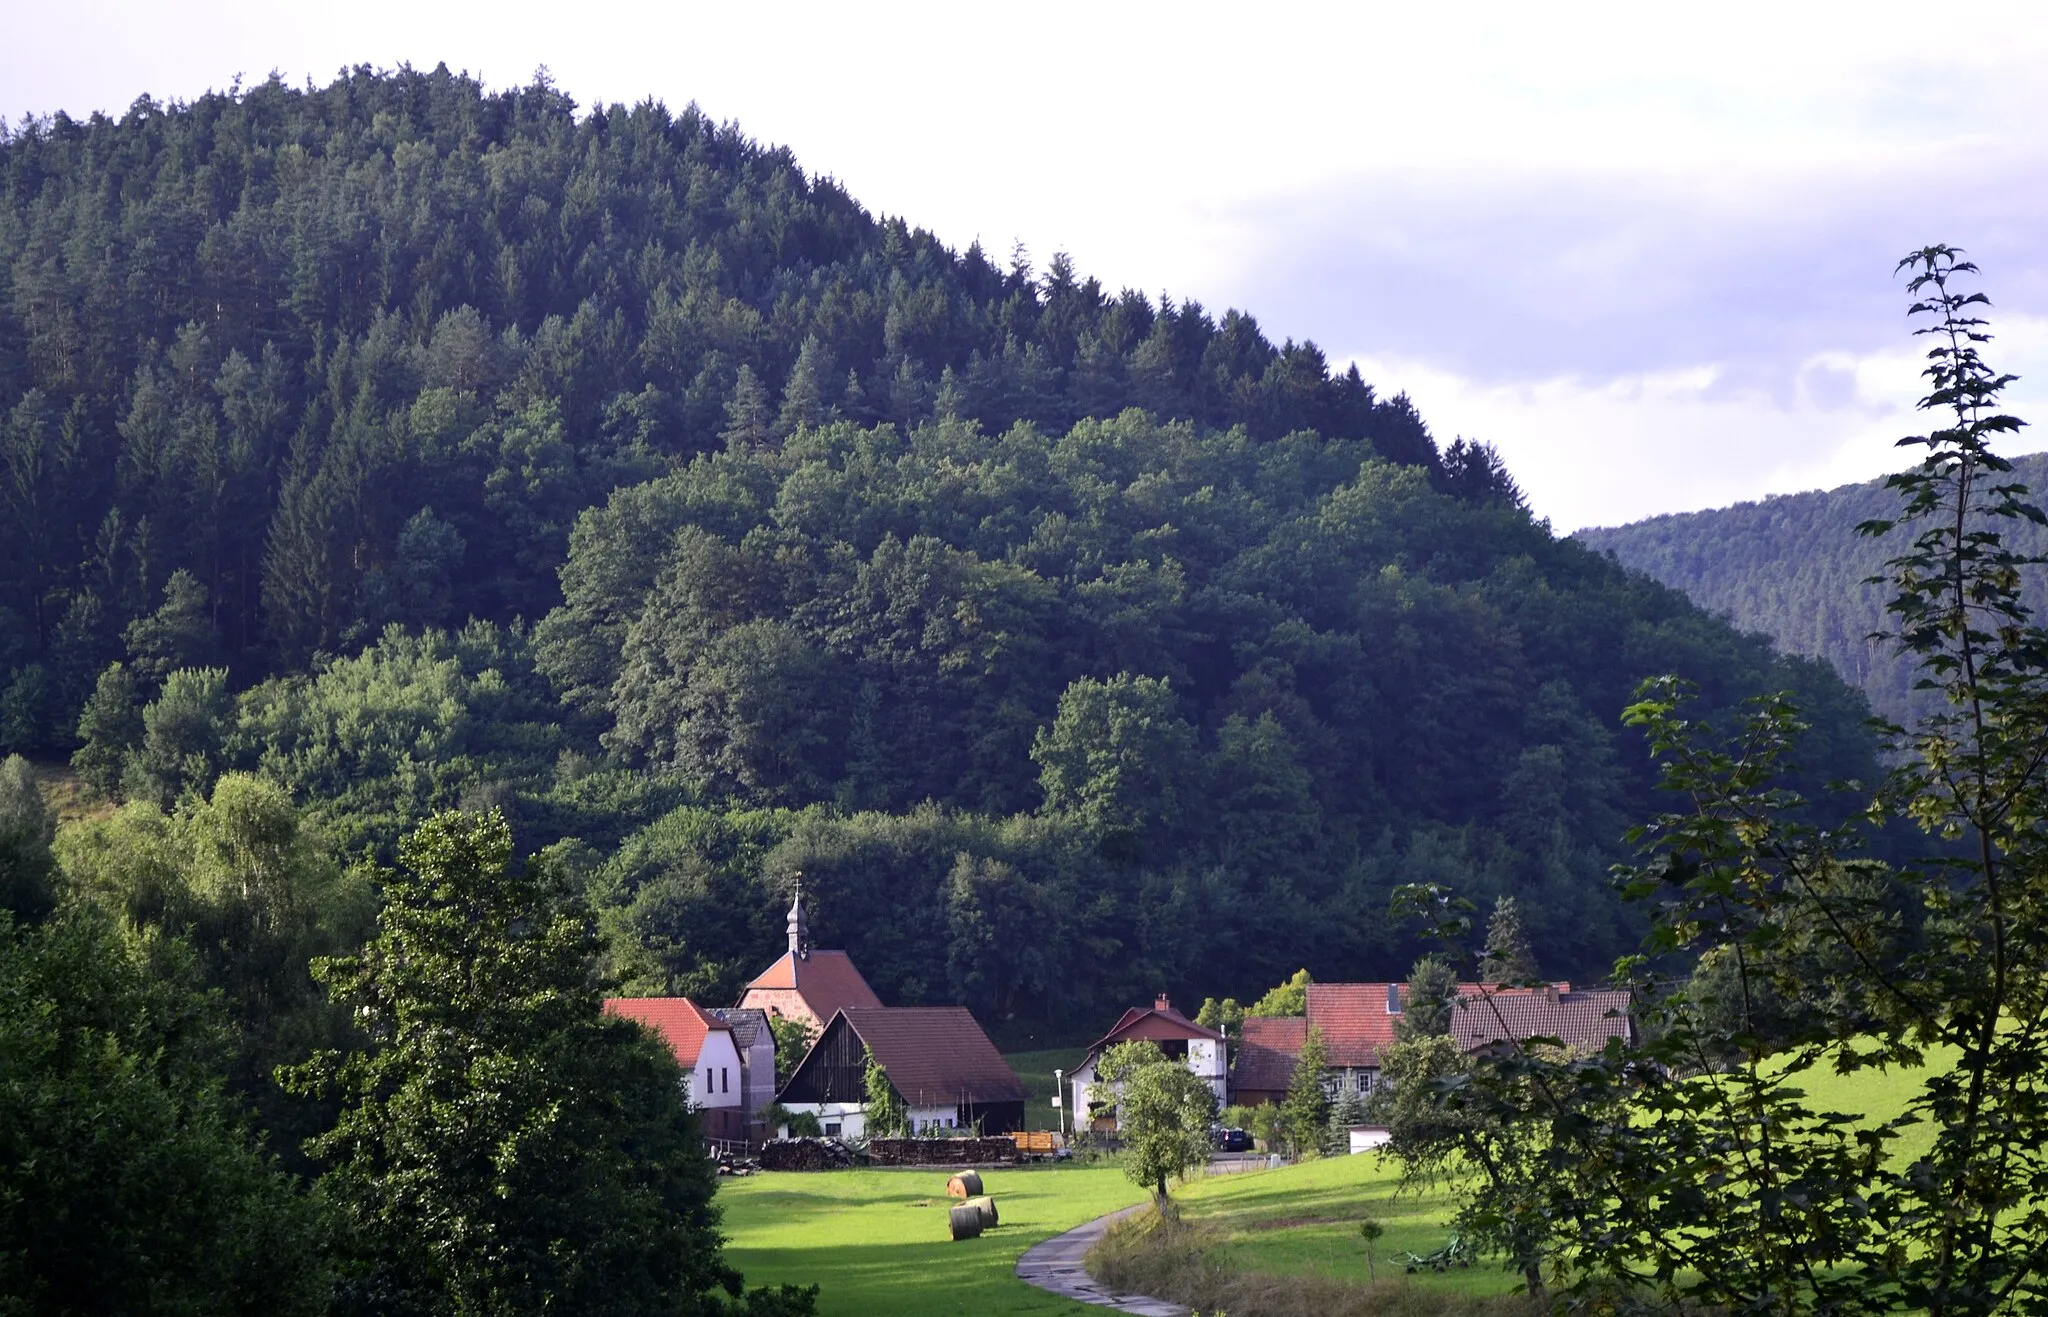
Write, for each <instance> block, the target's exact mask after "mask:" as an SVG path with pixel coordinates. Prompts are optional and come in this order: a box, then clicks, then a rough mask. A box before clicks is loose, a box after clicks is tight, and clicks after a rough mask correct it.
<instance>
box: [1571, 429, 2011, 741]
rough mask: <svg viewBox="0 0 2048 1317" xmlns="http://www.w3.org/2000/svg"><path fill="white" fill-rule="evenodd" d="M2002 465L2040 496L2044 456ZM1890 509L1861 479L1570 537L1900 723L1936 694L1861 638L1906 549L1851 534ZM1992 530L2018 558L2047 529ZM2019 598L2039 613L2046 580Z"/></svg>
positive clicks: (1884, 647) (1872, 627)
mask: <svg viewBox="0 0 2048 1317" xmlns="http://www.w3.org/2000/svg"><path fill="white" fill-rule="evenodd" d="M1901 460H1902V461H1903V460H1904V455H1903V454H1902V455H1901ZM2013 467H2014V470H2013V475H2012V478H2013V479H2015V480H2019V481H2021V482H2023V483H2025V484H2026V485H2028V486H2030V487H2032V488H2033V489H2036V490H2039V489H2042V488H2048V456H2043V455H2041V454H2033V455H2030V456H2027V457H2021V458H2016V459H2015V460H2014V463H2013ZM1898 503H1899V496H1898V495H1897V494H1896V493H1895V492H1893V491H1892V490H1889V489H1886V488H1885V486H1884V482H1883V481H1882V480H1872V481H1867V482H1865V483H1863V484H1860V485H1843V486H1841V487H1840V488H1838V489H1830V490H1825V491H1821V490H1816V491H1813V492H1810V493H1805V494H1784V495H1780V496H1778V497H1775V498H1767V499H1764V500H1763V501H1761V502H1758V503H1738V504H1736V505H1735V506H1733V507H1728V508H1717V509H1714V510H1712V511H1707V512H1687V513H1680V514H1676V515H1673V516H1668V517H1651V518H1649V519H1647V520H1644V521H1638V522H1633V523H1631V524H1629V525H1627V526H1610V527H1598V528H1594V529H1591V530H1582V531H1579V532H1577V533H1576V534H1575V535H1573V537H1572V538H1573V539H1575V540H1578V541H1579V542H1580V543H1582V544H1584V545H1586V546H1588V547H1589V548H1592V549H1595V550H1598V551H1599V552H1601V553H1607V554H1612V555H1613V556H1614V558H1615V560H1616V561H1618V562H1620V563H1621V564H1622V565H1623V566H1626V567H1631V568H1634V569H1635V570H1637V571H1639V572H1644V573H1646V574H1648V575H1650V576H1652V577H1655V578H1656V579H1657V580H1659V581H1662V582H1663V583H1664V584H1666V585H1668V586H1671V587H1672V588H1674V589H1677V590H1683V591H1684V592H1685V593H1686V595H1687V596H1688V597H1690V598H1691V599H1692V600H1693V601H1694V602H1695V603H1697V604H1699V605H1700V607H1702V608H1705V609H1707V610H1709V611H1710V612H1713V613H1716V614H1718V615H1720V616H1722V617H1725V618H1727V619H1728V620H1729V621H1730V622H1733V623H1734V624H1735V625H1736V626H1738V627H1740V628H1742V629H1743V630H1744V631H1754V632H1759V633H1761V634H1763V635H1766V636H1769V637H1770V638H1771V640H1772V641H1773V642H1774V643H1775V644H1776V645H1777V646H1778V648H1780V649H1782V650H1784V651H1785V652H1786V653H1790V654H1803V655H1806V656H1807V657H1809V658H1816V659H1822V660H1825V661H1826V662H1827V663H1828V664H1829V665H1830V666H1832V667H1833V668H1834V669H1835V671H1837V672H1839V673H1841V674H1842V677H1843V679H1844V680H1845V681H1848V682H1849V683H1851V684H1852V685H1855V686H1857V687H1859V688H1861V690H1862V691H1863V693H1864V695H1865V696H1866V697H1867V698H1868V699H1869V700H1870V704H1871V708H1872V709H1874V710H1875V711H1876V712H1878V713H1880V714H1882V715H1884V716H1885V717H1887V718H1890V719H1892V720H1894V721H1897V722H1911V721H1913V720H1916V719H1918V718H1921V717H1924V716H1925V715H1926V714H1927V713H1929V712H1931V711H1932V710H1933V709H1934V708H1936V707H1937V706H1938V705H1939V704H1940V703H1941V700H1940V697H1939V696H1938V695H1937V694H1934V693H1932V692H1928V691H1917V690H1915V689H1914V684H1915V683H1916V682H1917V681H1918V680H1919V677H1920V674H1919V673H1918V671H1917V670H1916V669H1915V667H1914V663H1913V660H1912V658H1911V656H1910V655H1905V654H1901V653H1900V652H1899V650H1898V648H1897V645H1896V644H1895V643H1894V642H1887V641H1877V640H1872V639H1871V638H1870V637H1871V636H1873V635H1875V634H1878V633H1880V632H1883V631H1885V630H1886V629H1888V626H1889V625H1890V624H1889V623H1888V622H1887V620H1886V617H1885V611H1884V609H1885V602H1886V600H1888V599H1889V598H1890V597H1891V595H1890V587H1889V586H1888V585H1886V584H1885V583H1884V582H1883V581H1881V580H1880V581H1877V582H1876V583H1873V578H1879V577H1882V576H1883V575H1884V565H1885V563H1886V562H1887V561H1888V560H1889V559H1892V558H1895V557H1897V556H1899V555H1900V554H1902V553H1904V552H1905V551H1906V544H1905V541H1904V539H1903V538H1902V537H1901V536H1900V535H1897V534H1893V535H1885V536H1868V535H1859V534H1857V533H1856V528H1857V527H1858V526H1859V525H1861V524H1863V523H1864V522H1867V521H1876V520H1880V519H1884V518H1888V517H1892V516H1894V515H1896V512H1897V509H1898ZM1996 529H1997V530H1998V531H1999V533H2000V534H2002V535H2003V536H2004V537H2005V539H2006V541H2007V543H2008V544H2009V545H2010V547H2011V548H2013V549H2014V550H2015V551H2017V552H2020V553H2027V554H2040V553H2042V552H2044V551H2048V531H2044V530H2043V529H2042V528H2041V527H2038V526H2035V525H2034V524H2033V523H2031V522H2029V521H2026V520H2024V519H2012V518H2005V519H2001V520H2000V521H1999V523H1998V525H1997V526H1996ZM2024 597H2025V598H2026V600H2027V602H2028V605H2029V606H2030V607H2031V608H2033V609H2034V610H2035V611H2036V613H2039V612H2040V610H2041V608H2042V606H2043V605H2044V604H2048V582H2044V580H2043V578H2042V577H2041V576H2040V574H2039V573H2032V574H2030V575H2029V579H2027V581H2026V582H2025V592H2024Z"/></svg>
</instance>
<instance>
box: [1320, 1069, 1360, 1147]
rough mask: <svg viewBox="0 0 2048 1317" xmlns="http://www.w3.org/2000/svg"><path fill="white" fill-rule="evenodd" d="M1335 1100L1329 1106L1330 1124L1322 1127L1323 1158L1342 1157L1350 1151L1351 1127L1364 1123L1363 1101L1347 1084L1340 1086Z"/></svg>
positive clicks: (1356, 1091)
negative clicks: (1340, 1089) (1340, 1088)
mask: <svg viewBox="0 0 2048 1317" xmlns="http://www.w3.org/2000/svg"><path fill="white" fill-rule="evenodd" d="M1341 1087H1342V1091H1341V1092H1339V1093H1338V1094H1337V1100H1336V1101H1334V1102H1332V1103H1331V1104H1330V1123H1329V1124H1328V1125H1325V1126H1324V1127H1323V1139H1322V1151H1323V1155H1324V1156H1325V1157H1342V1156H1344V1155H1346V1154H1347V1153H1349V1152H1350V1151H1351V1127H1352V1126H1353V1125H1363V1124H1364V1123H1365V1099H1364V1098H1362V1097H1360V1096H1359V1094H1358V1090H1356V1089H1354V1088H1352V1087H1351V1086H1350V1085H1349V1084H1345V1085H1342V1086H1341Z"/></svg>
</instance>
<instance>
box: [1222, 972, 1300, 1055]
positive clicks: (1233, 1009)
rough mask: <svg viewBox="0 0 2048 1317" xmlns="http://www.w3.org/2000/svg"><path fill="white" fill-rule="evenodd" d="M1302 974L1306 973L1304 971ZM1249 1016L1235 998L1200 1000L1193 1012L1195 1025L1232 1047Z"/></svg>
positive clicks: (1242, 1033)
mask: <svg viewBox="0 0 2048 1317" xmlns="http://www.w3.org/2000/svg"><path fill="white" fill-rule="evenodd" d="M1303 973H1307V971H1306V970H1304V971H1303ZM1247 1014H1249V1012H1247V1011H1246V1010H1245V1008H1244V1007H1242V1006H1240V1005H1238V1004H1237V998H1235V997H1225V998H1224V999H1223V1000H1222V1001H1217V1000H1216V999H1215V998H1214V997H1204V998H1202V1009H1201V1010H1199V1011H1196V1012H1195V1023H1196V1024H1199V1025H1201V1026H1202V1027H1203V1028H1204V1029H1214V1030H1215V1031H1216V1032H1218V1033H1220V1034H1222V1035H1223V1036H1224V1037H1225V1038H1226V1039H1228V1040H1229V1042H1230V1045H1231V1046H1232V1047H1235V1046H1237V1043H1238V1040H1239V1039H1240V1038H1242V1037H1243V1036H1244V1017H1245V1016H1246V1015H1247Z"/></svg>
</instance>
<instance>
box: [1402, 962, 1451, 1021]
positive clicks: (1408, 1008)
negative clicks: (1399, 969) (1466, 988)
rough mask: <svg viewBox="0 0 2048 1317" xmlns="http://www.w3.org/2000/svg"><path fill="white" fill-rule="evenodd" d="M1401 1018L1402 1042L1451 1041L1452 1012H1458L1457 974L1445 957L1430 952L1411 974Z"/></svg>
mask: <svg viewBox="0 0 2048 1317" xmlns="http://www.w3.org/2000/svg"><path fill="white" fill-rule="evenodd" d="M1402 998H1403V999H1402V1003H1401V1018H1400V1019H1398V1020H1396V1021H1394V1036H1395V1037H1396V1038H1399V1039H1409V1038H1421V1037H1431V1036H1443V1037H1449V1036H1450V1032H1451V1020H1452V1014H1451V1013H1452V1012H1453V1011H1455V1010H1457V1009H1458V970H1457V967H1456V966H1454V965H1452V964H1451V962H1450V960H1449V959H1447V958H1446V957H1444V956H1442V955H1439V954H1437V953H1435V952H1431V953H1430V954H1429V955H1426V956H1423V957H1422V958H1421V959H1419V960H1417V961H1416V962H1415V965H1414V968H1412V969H1410V970H1409V971H1408V984H1407V991H1406V992H1405V993H1403V994H1402Z"/></svg>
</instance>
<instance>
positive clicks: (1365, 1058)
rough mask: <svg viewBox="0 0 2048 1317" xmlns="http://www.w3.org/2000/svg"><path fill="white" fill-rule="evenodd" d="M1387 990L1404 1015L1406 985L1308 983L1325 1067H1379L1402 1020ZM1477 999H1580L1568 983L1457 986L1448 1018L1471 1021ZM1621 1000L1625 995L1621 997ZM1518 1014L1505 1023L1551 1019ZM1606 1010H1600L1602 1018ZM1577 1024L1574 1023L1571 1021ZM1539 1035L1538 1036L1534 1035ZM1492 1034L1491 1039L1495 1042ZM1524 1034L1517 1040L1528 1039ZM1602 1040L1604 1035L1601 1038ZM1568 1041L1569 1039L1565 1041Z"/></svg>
mask: <svg viewBox="0 0 2048 1317" xmlns="http://www.w3.org/2000/svg"><path fill="white" fill-rule="evenodd" d="M1390 989H1391V990H1392V991H1393V992H1394V993H1395V994H1396V995H1397V996H1398V998H1399V1000H1400V1001H1401V1002H1402V1004H1403V1009H1404V1010H1405V1009H1406V1003H1407V1000H1408V985H1407V984H1405V983H1311V984H1309V985H1308V1018H1309V1019H1310V1020H1312V1021H1314V1023H1315V1026H1316V1027H1317V1028H1318V1029H1321V1030H1322V1031H1323V1044H1324V1046H1326V1047H1328V1048H1329V1050H1330V1064H1331V1065H1333V1066H1360V1067H1366V1068H1372V1067H1376V1066H1378V1065H1379V1063H1380V1052H1381V1051H1382V1050H1383V1049H1384V1048H1386V1047H1387V1046H1389V1045H1390V1044H1392V1043H1393V1041H1394V1024H1395V1022H1396V1021H1397V1020H1399V1019H1400V1018H1401V1015H1400V1013H1398V1012H1394V1011H1389V1010H1388V1009H1387V1001H1388V992H1389V990H1390ZM1481 995H1486V996H1490V997H1492V998H1493V999H1494V1000H1495V1001H1496V1002H1502V1003H1505V1002H1529V1003H1533V1002H1538V1001H1542V1000H1545V999H1547V998H1555V997H1558V996H1562V997H1565V998H1571V999H1576V998H1579V997H1582V996H1585V995H1586V994H1584V993H1575V992H1573V991H1572V985H1571V984H1569V983H1555V984H1552V985H1550V986H1549V987H1544V988H1503V987H1497V986H1494V985H1492V984H1485V983H1460V984H1459V985H1458V997H1459V999H1460V1001H1461V1002H1463V1003H1464V1005H1465V1006H1466V1008H1467V1009H1461V1010H1458V1011H1455V1012H1453V1013H1452V1018H1453V1020H1454V1021H1462V1020H1465V1019H1467V1018H1469V1017H1472V1016H1474V1015H1476V1014H1477V1013H1478V1012H1479V1010H1480V1009H1482V1008H1481V1007H1479V1006H1476V1005H1474V1004H1473V999H1474V998H1476V997H1479V996H1481ZM1623 995H1624V996H1625V995H1626V994H1623ZM1517 1009H1518V1010H1520V1012H1521V1013H1520V1014H1517V1015H1511V1016H1505V1017H1504V1018H1507V1019H1509V1020H1517V1019H1523V1018H1527V1019H1530V1020H1532V1021H1533V1020H1536V1019H1538V1018H1555V1017H1547V1016H1539V1015H1536V1014H1532V1013H1531V1008H1517ZM1605 1010H1606V1007H1605V1006H1603V1007H1602V1008H1601V1012H1600V1013H1604V1011H1605ZM1573 1018H1576V1017H1573ZM1458 1030H1459V1026H1458V1025H1457V1024H1456V1023H1454V1024H1453V1025H1452V1033H1453V1034H1454V1035H1457V1036H1458V1037H1459V1038H1460V1039H1461V1040H1462V1038H1463V1035H1462V1034H1459V1032H1458ZM1537 1032H1538V1033H1540V1032H1542V1031H1541V1030H1538V1031H1537ZM1498 1036H1499V1033H1498V1030H1497V1029H1496V1031H1495V1034H1494V1037H1498ZM1533 1036H1535V1035H1534V1034H1523V1035H1522V1037H1525V1038H1527V1037H1533ZM1602 1036H1603V1037H1605V1035H1604V1034H1603V1035H1602ZM1567 1041H1571V1039H1567ZM1469 1045H1470V1046H1477V1043H1476V1042H1475V1043H1472V1044H1469Z"/></svg>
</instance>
